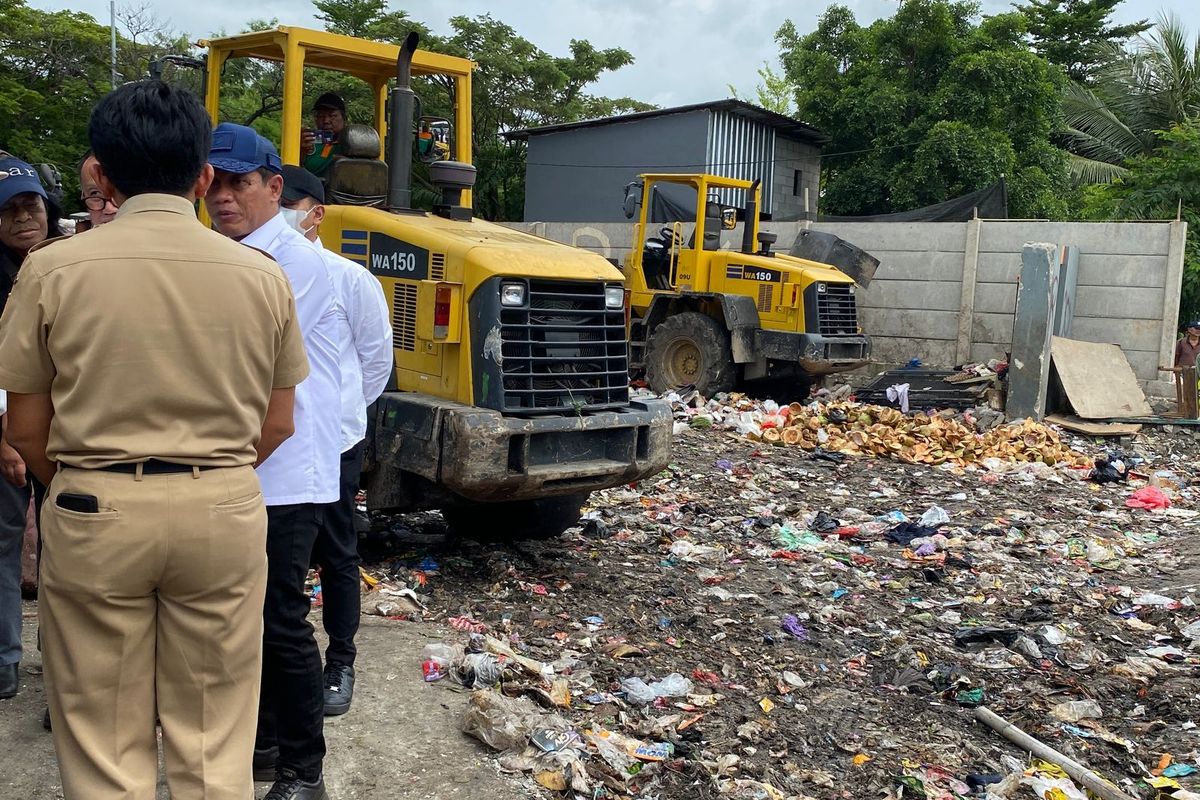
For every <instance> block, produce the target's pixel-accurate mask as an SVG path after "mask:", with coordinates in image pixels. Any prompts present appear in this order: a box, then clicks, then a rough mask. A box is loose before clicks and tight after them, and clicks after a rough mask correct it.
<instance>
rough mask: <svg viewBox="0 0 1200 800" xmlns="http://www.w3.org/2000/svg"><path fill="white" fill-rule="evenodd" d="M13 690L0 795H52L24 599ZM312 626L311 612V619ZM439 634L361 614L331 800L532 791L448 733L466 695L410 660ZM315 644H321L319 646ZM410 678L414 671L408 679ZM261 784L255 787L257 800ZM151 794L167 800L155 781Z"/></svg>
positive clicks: (333, 745)
mask: <svg viewBox="0 0 1200 800" xmlns="http://www.w3.org/2000/svg"><path fill="white" fill-rule="evenodd" d="M26 612H27V619H26V623H27V624H26V630H25V634H26V635H25V645H26V648H27V657H26V659H25V661H24V662H23V663H22V676H21V677H22V685H21V691H20V693H19V694H18V695H17V696H16V697H15V698H13V699H11V700H0V741H2V742H4V751H5V752H4V755H3V756H2V757H0V798H4V800H56V799H57V798H61V797H62V796H63V795H62V786H61V783H60V781H59V777H58V767H57V765H56V763H55V760H54V748H53V745H52V744H51V740H50V734H49V733H47V732H46V731H45V730H43V729H42V712H43V711H44V710H45V707H46V706H45V697H44V695H43V693H42V677H41V674H40V663H41V662H40V659H39V658H38V656H37V652H36V650H35V649H34V647H33V645H34V638H33V630H34V620H33V619H32V617H33V616H34V614H35V613H36V609H35V607H34V604H32V603H29V604H27V606H26ZM315 618H316V620H315V621H316V622H317V625H318V628H319V626H320V619H319V613H318V614H317V615H315ZM447 635H448V632H447V630H446V629H444V628H442V627H441V626H439V625H436V624H432V623H431V624H414V623H411V622H399V621H393V620H385V619H380V618H378V617H365V618H364V619H363V625H362V628H361V629H360V630H359V635H358V639H357V642H358V648H359V657H358V658H359V662H358V667H357V672H358V684H357V688H356V691H355V701H354V706H353V707H352V708H351V710H350V713H348V714H346V715H344V716H341V717H335V718H330V719H328V720H327V721H326V727H325V735H326V741H327V745H328V748H329V754H328V756H327V757H326V760H325V770H326V784H327V786H328V788H329V791H330V796H331V797H332V798H334V800H354V799H355V798H361V799H362V800H367V799H368V798H370V800H391V799H392V798H395V800H442V798H446V800H456V799H457V798H464V799H465V798H476V797H491V798H497V800H500V799H501V798H521V797H529V796H531V795H533V794H535V793H536V792H537V791H540V790H539V789H538V787H536V786H533V785H532V783H531V782H530V781H529V780H528V779H526V778H523V777H519V776H511V775H503V774H501V773H500V772H499V770H498V768H497V765H496V763H495V759H494V758H492V757H491V755H490V754H489V753H488V752H487V751H486V749H485V748H484V747H483V746H482V745H480V744H479V743H478V742H476V741H475V740H474V739H470V738H467V737H466V736H464V735H463V734H461V733H460V732H459V730H458V728H459V721H460V720H461V718H462V714H463V709H464V708H465V706H466V702H467V695H465V694H456V693H454V692H447V691H444V690H442V689H440V688H439V687H434V686H429V685H427V684H425V683H423V682H422V681H421V679H420V674H421V672H420V662H419V660H418V658H417V656H418V654H419V653H420V652H421V649H422V648H423V647H424V646H425V644H426V642H428V641H431V640H432V641H440V640H441V639H442V638H444V637H445V636H447ZM322 646H324V645H323V644H322ZM414 676H416V678H415V680H414ZM269 788H270V784H262V783H260V784H256V789H257V791H256V793H255V796H256V797H258V798H261V797H263V795H265V794H266V793H267V790H268V789H269ZM158 797H159V800H167V798H168V797H169V795H168V794H167V790H166V786H165V785H160V786H159V792H158Z"/></svg>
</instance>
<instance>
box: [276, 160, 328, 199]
mask: <svg viewBox="0 0 1200 800" xmlns="http://www.w3.org/2000/svg"><path fill="white" fill-rule="evenodd" d="M306 197H311V198H312V199H313V200H316V201H317V202H318V203H322V204H324V202H325V187H324V186H322V185H321V179H320V178H318V177H317V176H316V175H313V174H312V173H311V172H309V171H308V170H306V169H305V168H304V167H297V166H295V165H293V164H284V165H283V199H284V201H285V202H288V203H295V202H298V201H300V200H303V199H304V198H306Z"/></svg>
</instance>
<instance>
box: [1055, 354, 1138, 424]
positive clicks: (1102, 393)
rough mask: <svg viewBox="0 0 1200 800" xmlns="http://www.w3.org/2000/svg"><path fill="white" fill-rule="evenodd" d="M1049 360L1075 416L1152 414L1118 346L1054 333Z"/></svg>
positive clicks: (1103, 417)
mask: <svg viewBox="0 0 1200 800" xmlns="http://www.w3.org/2000/svg"><path fill="white" fill-rule="evenodd" d="M1050 360H1051V362H1052V363H1053V365H1054V370H1055V373H1056V374H1057V375H1058V379H1059V381H1060V383H1061V384H1062V387H1063V391H1064V392H1065V393H1066V395H1067V400H1068V401H1070V403H1071V408H1072V409H1074V411H1075V414H1076V415H1077V416H1079V417H1082V418H1083V419H1110V418H1112V417H1149V416H1151V415H1153V413H1154V412H1153V411H1152V410H1151V408H1150V405H1149V404H1148V403H1147V402H1146V396H1145V395H1144V394H1142V388H1141V386H1139V385H1138V382H1137V376H1135V375H1134V374H1133V368H1132V367H1130V366H1129V361H1128V360H1127V359H1126V358H1125V353H1123V352H1122V351H1121V348H1120V347H1119V346H1117V345H1115V344H1096V343H1094V342H1080V341H1077V340H1075V339H1064V338H1062V337H1059V336H1055V337H1053V338H1052V339H1051V342H1050Z"/></svg>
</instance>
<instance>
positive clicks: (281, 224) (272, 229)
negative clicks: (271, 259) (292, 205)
mask: <svg viewBox="0 0 1200 800" xmlns="http://www.w3.org/2000/svg"><path fill="white" fill-rule="evenodd" d="M285 230H289V228H288V224H287V220H285V219H284V218H283V214H281V213H280V214H276V215H275V216H273V217H271V218H270V219H269V220H267V221H266V222H264V223H263V224H262V225H260V226H259V228H258V230H255V231H253V232H251V233H249V234H247V235H246V236H244V237H242V244H244V245H249V246H250V247H254V248H257V249H259V250H266V251H267V252H268V253H269V252H271V248H272V246H273V245H274V244H275V240H276V239H278V238H279V236H280V234H282V233H283V232H284V231H285Z"/></svg>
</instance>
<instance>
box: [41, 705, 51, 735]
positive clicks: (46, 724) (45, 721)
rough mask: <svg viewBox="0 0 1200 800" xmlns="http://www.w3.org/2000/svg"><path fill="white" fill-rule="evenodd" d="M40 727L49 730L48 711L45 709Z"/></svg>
mask: <svg viewBox="0 0 1200 800" xmlns="http://www.w3.org/2000/svg"><path fill="white" fill-rule="evenodd" d="M42 727H43V728H45V729H46V730H50V709H49V708H47V709H46V713H45V714H43V715H42Z"/></svg>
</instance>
